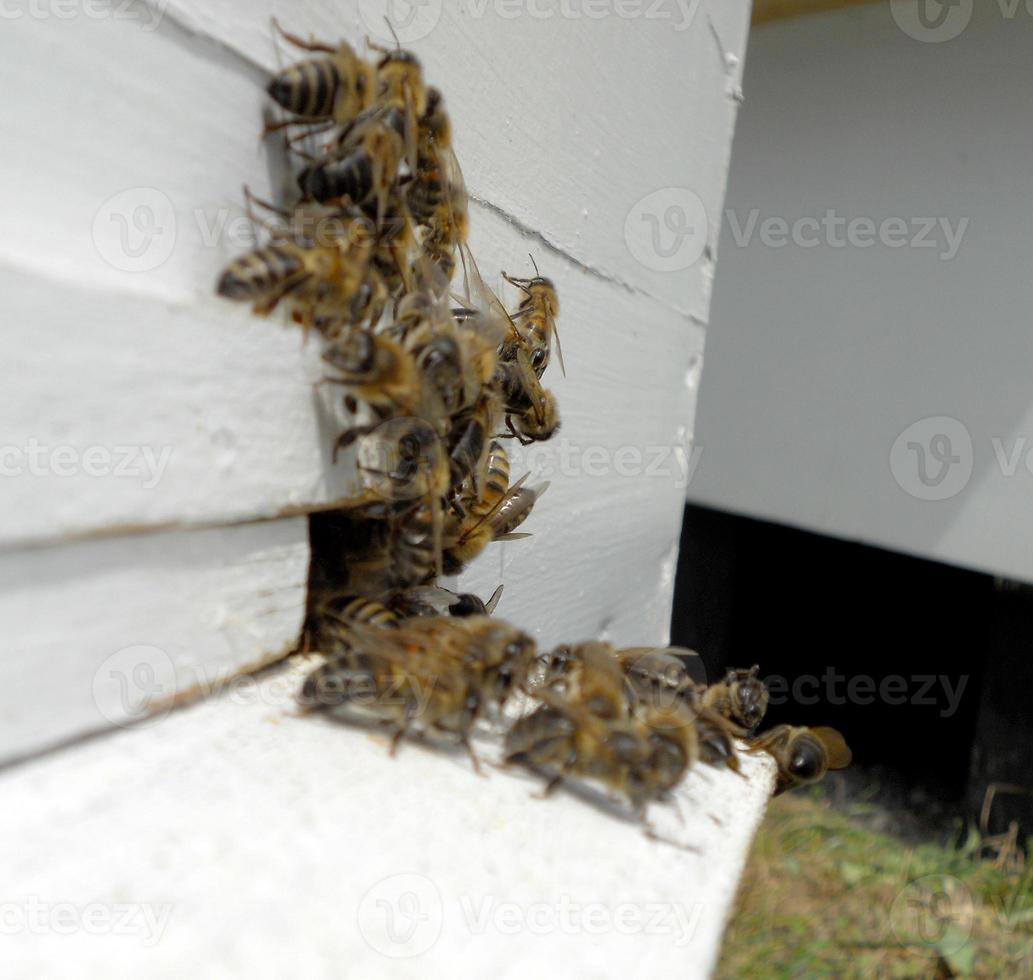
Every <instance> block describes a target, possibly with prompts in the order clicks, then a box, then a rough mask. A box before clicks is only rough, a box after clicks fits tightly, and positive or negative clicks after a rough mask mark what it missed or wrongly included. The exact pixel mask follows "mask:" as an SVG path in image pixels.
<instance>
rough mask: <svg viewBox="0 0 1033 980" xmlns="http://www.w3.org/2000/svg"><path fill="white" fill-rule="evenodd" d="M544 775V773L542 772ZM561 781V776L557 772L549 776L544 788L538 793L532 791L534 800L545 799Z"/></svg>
mask: <svg viewBox="0 0 1033 980" xmlns="http://www.w3.org/2000/svg"><path fill="white" fill-rule="evenodd" d="M542 775H543V776H544V775H545V773H542ZM562 783H563V776H562V774H560V773H557V774H556V775H554V776H551V777H549V781H548V782H547V783H546V784H545V789H543V790H542V791H541V792H540V793H534V794H533V796H534V798H535V799H536V800H547V799H548V798H549V797H550V796H552V794H553V793H555V792H556V790H557V789H559V787H560V786H561V785H562Z"/></svg>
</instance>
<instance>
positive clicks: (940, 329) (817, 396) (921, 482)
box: [689, 2, 1033, 582]
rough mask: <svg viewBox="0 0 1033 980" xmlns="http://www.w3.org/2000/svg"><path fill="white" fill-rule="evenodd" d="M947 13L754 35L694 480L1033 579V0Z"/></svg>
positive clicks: (815, 24) (765, 508)
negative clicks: (807, 223) (1032, 189)
mask: <svg viewBox="0 0 1033 980" xmlns="http://www.w3.org/2000/svg"><path fill="white" fill-rule="evenodd" d="M928 6H929V9H930V11H933V12H934V13H935V9H936V5H934V4H930V5H928ZM944 14H945V17H944V20H943V24H942V27H941V28H940V29H939V30H935V31H934V30H931V29H930V30H927V31H923V30H922V29H920V28H921V22H920V21H919V20H918V8H917V4H916V3H910V4H909V3H893V4H872V5H871V6H862V7H857V8H851V9H848V10H841V11H836V12H831V13H826V14H821V15H816V16H814V17H802V18H799V19H796V20H789V21H782V22H777V23H773V24H770V25H767V24H766V25H764V26H762V27H759V28H757V29H756V30H755V31H754V33H753V36H752V38H751V41H750V65H749V69H748V71H747V74H746V88H747V90H748V91H749V93H750V98H749V100H748V102H747V104H746V106H745V107H744V110H743V113H742V116H741V119H740V125H739V128H738V130H737V133H736V145H735V153H734V155H733V160H732V169H731V176H730V182H729V190H728V199H727V203H726V208H727V209H728V211H729V212H730V213H731V214H733V215H735V218H736V221H737V224H738V227H739V228H741V229H743V231H744V232H745V230H746V228H747V226H748V224H749V223H750V221H751V215H752V217H753V226H752V227H753V230H752V234H751V235H750V236H749V240H748V241H746V240H745V239H744V240H743V243H742V244H741V245H740V244H737V242H736V238H735V235H733V234H732V226H731V218H730V217H726V218H725V219H724V220H723V223H722V234H721V276H720V279H719V281H718V285H717V289H716V291H715V297H714V310H713V316H712V327H711V330H710V334H709V336H708V339H707V365H706V367H707V369H706V373H705V376H704V381H703V384H702V387H701V395H700V406H699V424H698V425H697V428H696V440H697V448H698V449H699V451H700V456H699V466H698V468H697V470H696V472H695V475H694V478H693V481H692V483H691V484H690V487H689V497H690V499H691V500H693V501H695V502H699V503H703V504H707V505H710V506H713V507H717V508H722V509H728V510H732V511H736V512H740V513H744V514H748V515H751V516H755V517H760V518H764V519H770V520H775V521H779V522H782V523H785V524H790V525H795V526H799V527H803V528H806V529H808V530H813V531H818V532H821V533H825V534H832V535H837V536H840V537H843V538H847V539H852V540H854V539H856V540H860V541H864V542H867V543H870V544H875V545H879V546H882V547H886V548H892V549H895V550H898V551H903V552H909V553H912V554H916V555H919V556H922V557H926V558H932V559H935V560H937V561H945V562H950V563H952V564H956V565H961V566H965V567H970V568H975V569H979V570H982V571H987V572H990V573H992V574H997V575H1004V576H1008V577H1012V578H1016V579H1019V580H1023V581H1027V582H1028V581H1033V549H1031V548H1030V545H1029V542H1030V536H1031V533H1033V508H1031V506H1030V504H1031V501H1033V469H1031V467H1033V457H1031V451H1033V384H1031V378H1033V371H1031V368H1030V365H1031V364H1033V330H1031V329H1030V310H1031V308H1033V278H1031V277H1030V275H1029V262H1028V256H1029V246H1028V239H1029V230H1030V227H1031V226H1033V199H1031V197H1030V194H1029V171H1030V166H1029V164H1030V160H1031V159H1033V132H1031V129H1030V127H1029V125H1028V124H1027V122H1028V118H1029V109H1028V98H1027V95H1028V91H1029V85H1028V81H1029V72H1028V64H1029V51H1030V49H1031V46H1033V16H1030V13H1029V5H1028V4H1023V3H1018V4H1016V3H1003V2H1002V3H996V2H988V3H975V4H972V3H967V4H960V5H957V6H955V7H954V8H953V9H952V10H950V9H948V8H946V7H944ZM931 23H934V24H935V23H936V18H934V19H933V20H932V21H931ZM826 212H832V213H833V215H834V216H835V217H836V218H838V220H839V221H840V222H841V223H840V225H839V227H838V228H837V229H836V230H835V232H834V235H835V239H836V241H838V242H839V244H832V239H831V237H830V236H828V235H826V234H825V233H824V232H821V231H820V230H819V231H818V232H817V234H816V233H815V230H814V229H813V228H811V227H805V228H803V233H804V238H805V239H806V240H807V242H814V243H815V244H805V245H804V246H801V245H800V244H794V242H793V239H792V236H791V234H787V233H786V232H785V230H782V229H784V228H790V229H791V228H792V226H793V225H794V224H797V223H798V222H800V221H802V220H808V219H810V220H814V219H817V220H818V221H821V220H822V219H823V218H824V216H825V214H826ZM847 220H850V221H864V220H867V221H868V222H870V223H871V226H872V227H873V228H874V229H876V233H875V234H872V233H866V232H865V231H864V226H863V225H858V226H855V227H856V229H857V230H858V231H860V232H861V233H860V234H858V235H855V236H853V237H852V238H851V239H848V235H847V229H846V226H845V225H846V221H847ZM772 221H775V222H779V221H781V222H783V223H784V225H783V226H779V225H778V224H775V225H771V224H769V225H768V229H769V231H765V223H768V222H772ZM887 221H889V222H892V223H891V224H889V225H886V224H885V222H887ZM930 225H931V227H930ZM880 227H881V228H883V229H884V230H888V231H889V232H890V234H889V237H888V238H886V237H885V235H883V236H880V235H879V233H878V231H877V229H879V228H880ZM923 228H924V229H925V231H924V232H923V231H922V230H921V229H923ZM948 230H949V234H948ZM771 231H773V232H774V234H771ZM851 241H852V242H853V244H851V243H850V242H851Z"/></svg>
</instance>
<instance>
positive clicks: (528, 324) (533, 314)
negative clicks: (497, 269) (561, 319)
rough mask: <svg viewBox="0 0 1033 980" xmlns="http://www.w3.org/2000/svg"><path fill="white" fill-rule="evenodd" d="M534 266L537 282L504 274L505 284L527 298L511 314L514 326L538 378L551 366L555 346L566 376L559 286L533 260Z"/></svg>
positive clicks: (561, 367)
mask: <svg viewBox="0 0 1033 980" xmlns="http://www.w3.org/2000/svg"><path fill="white" fill-rule="evenodd" d="M530 258H531V264H532V265H533V266H534V278H531V279H517V278H515V277H514V276H508V275H506V273H505V272H503V273H502V276H503V278H504V279H505V280H506V282H508V283H511V284H512V285H514V286H516V287H517V289H519V290H520V291H521V292H522V293H523V294H524V298H523V300H522V301H521V303H520V306H519V307H518V308H517V310H516V311H515V312H514V313H513V314H512V317H513V322H514V323H515V324H516V327H517V331H518V332H519V334H520V338H521V340H522V341H523V342H524V343H525V344H526V345H527V347H528V348H529V350H530V352H531V355H532V359H531V363H532V367H533V368H534V371H535V374H536V375H537V376H538V377H539V378H540V377H541V376H542V374H543V373H544V371H545V369H546V368H547V367H548V365H549V357H550V354H551V352H552V344H553V341H554V340H555V342H556V355H557V356H558V357H559V361H560V369H561V370H562V371H563V373H564V375H565V374H566V373H567V371H566V368H565V367H564V365H563V351H562V349H561V348H560V337H559V333H558V332H557V330H556V317H557V316H559V312H560V301H559V296H558V295H557V294H556V286H555V285H554V284H553V282H552V280H551V279H546V278H545V276H543V275H541V273H539V271H538V264H537V263H536V262H535V261H534V257H533V256H531V257H530Z"/></svg>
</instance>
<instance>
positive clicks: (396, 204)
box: [217, 32, 561, 611]
mask: <svg viewBox="0 0 1033 980" xmlns="http://www.w3.org/2000/svg"><path fill="white" fill-rule="evenodd" d="M281 33H283V34H284V37H285V38H286V39H287V41H288V42H289V43H290V44H292V45H294V46H296V47H298V48H301V49H304V50H305V51H307V52H310V53H313V54H315V55H316V57H312V58H308V59H306V60H302V61H300V62H298V63H296V64H293V65H291V66H289V67H288V68H286V69H285V70H284V71H282V72H281V73H280V74H278V75H277V76H276V77H275V78H274V79H273V80H272V82H271V83H270V85H269V87H268V92H269V95H270V96H271V98H272V99H273V100H274V102H276V103H277V104H278V105H279V106H280V107H281V108H282V109H283V110H285V111H286V113H287V116H288V117H287V118H286V119H284V120H283V121H281V122H278V123H275V124H273V125H272V126H271V127H268V128H271V129H278V128H279V129H286V130H288V132H289V134H290V135H288V137H287V145H288V147H289V148H290V151H291V152H292V153H293V154H294V155H295V156H297V157H298V158H299V160H300V161H301V163H302V164H303V166H302V168H301V169H300V173H299V175H298V181H297V182H298V192H299V199H298V201H297V203H296V204H295V206H294V208H293V210H291V211H282V210H279V209H277V208H275V207H274V206H273V205H270V204H268V203H266V202H262V201H259V200H258V199H257V198H255V197H253V196H252V195H251V194H250V193H248V194H247V205H248V212H249V214H250V215H251V217H252V219H253V220H254V221H255V222H256V223H257V224H258V225H260V226H261V227H264V228H266V229H267V230H268V232H269V235H270V240H269V242H268V243H267V244H265V245H263V246H261V247H259V248H256V249H254V250H252V251H251V252H249V253H247V254H246V255H244V256H242V257H240V258H238V259H237V260H236V261H234V262H233V263H231V264H230V266H229V267H228V268H227V269H226V270H225V271H224V273H223V274H222V277H221V278H220V280H219V283H218V287H217V291H218V293H219V294H220V295H221V296H224V297H227V298H229V299H234V300H243V301H247V302H250V303H252V304H253V309H254V312H255V313H257V314H260V315H268V314H270V313H271V312H272V311H273V310H275V309H276V308H277V307H279V306H281V304H282V305H283V306H284V307H285V308H286V309H287V310H288V311H289V313H290V316H291V318H292V319H293V320H294V321H295V322H296V323H298V324H300V325H301V326H302V327H303V328H304V329H305V331H306V332H308V331H312V330H314V331H316V332H317V333H318V334H320V335H321V336H322V338H323V343H324V349H323V360H324V362H325V363H326V365H327V369H328V372H329V373H328V375H327V377H325V378H324V379H323V383H326V384H332V385H337V386H341V387H342V388H343V389H344V390H345V395H344V398H343V407H344V408H345V410H346V412H347V416H348V419H349V424H348V425H347V426H346V427H345V428H344V430H343V431H342V432H341V433H340V435H339V436H338V437H337V439H336V442H335V444H334V458H335V459H336V456H337V453H338V451H339V450H340V449H342V448H344V447H347V446H352V445H354V446H355V448H356V455H357V459H358V469H359V472H360V474H361V476H362V480H363V487H364V489H363V492H362V494H361V495H359V496H358V497H356V498H353V499H352V500H351V501H350V503H349V509H350V510H351V512H352V514H353V515H357V516H358V517H359V518H361V520H362V521H363V522H365V523H366V524H368V526H367V527H366V528H365V529H364V533H361V534H358V535H356V536H355V540H356V541H357V542H358V544H357V546H356V548H355V549H354V550H353V553H352V554H351V555H350V560H349V561H348V562H347V567H348V569H349V574H348V576H347V581H346V582H338V583H337V587H338V590H340V589H341V588H348V589H350V590H351V591H352V593H353V594H355V595H362V596H369V597H383V596H385V595H386V594H388V593H390V594H392V595H393V596H394V597H395V598H394V600H393V601H392V602H391V605H392V607H393V608H395V609H396V611H403V610H404V609H405V608H407V606H409V605H411V604H412V603H411V596H407V595H406V593H407V590H409V589H412V588H419V587H424V586H427V585H429V584H430V583H432V582H433V581H434V580H435V579H436V578H437V577H438V576H439V575H442V574H446V575H452V574H456V573H457V572H459V571H461V570H462V569H463V568H464V567H465V566H466V564H467V563H468V562H470V561H471V560H472V559H473V558H474V557H476V556H477V555H478V554H479V553H480V552H481V551H483V550H484V548H485V547H487V545H488V544H489V543H491V542H492V541H498V540H507V539H510V538H512V537H513V536H514V534H515V531H516V528H517V527H518V526H519V525H520V524H521V523H522V522H523V521H524V520H525V519H526V518H527V516H528V515H529V514H530V512H531V509H532V508H533V506H534V503H535V501H536V500H537V499H538V497H539V496H540V495H541V493H542V491H543V490H544V487H537V488H532V487H525V486H524V485H523V481H522V480H521V481H517V482H516V483H514V484H513V485H511V484H510V474H509V460H508V456H507V453H506V450H505V446H504V442H505V439H512V438H515V439H517V440H518V441H519V442H521V443H522V444H526V443H530V442H535V441H541V440H545V439H548V438H550V437H551V436H552V435H553V434H554V433H555V432H556V431H557V429H558V428H559V414H558V411H557V407H556V399H555V397H554V396H553V394H552V392H550V391H549V390H548V389H546V388H544V387H543V386H542V383H541V378H542V375H543V373H544V372H545V370H546V368H547V367H548V365H549V362H550V360H551V356H552V351H553V348H554V347H555V349H556V352H557V356H561V355H560V354H559V340H558V337H557V334H556V316H557V314H558V312H559V301H558V298H557V294H556V289H555V287H554V286H553V284H552V282H551V281H550V280H548V279H546V278H545V277H543V276H540V275H538V273H537V268H536V269H535V275H534V276H533V277H530V278H518V277H514V276H506V274H505V273H503V276H505V278H506V280H507V281H508V282H509V283H511V284H512V285H513V286H515V287H516V288H517V289H518V290H519V291H520V294H521V301H520V303H519V305H518V306H517V308H516V309H515V310H513V311H512V312H511V313H510V312H507V310H506V309H505V307H504V306H503V305H502V303H501V301H500V300H499V299H498V297H497V296H496V295H495V294H494V293H493V292H492V291H491V290H490V289H489V288H488V287H487V286H486V285H485V283H484V281H483V280H482V279H481V276H480V273H479V271H478V269H477V266H476V263H475V262H474V259H473V255H472V254H471V252H470V249H469V247H468V245H467V236H468V228H469V219H468V200H467V194H466V190H465V186H464V183H463V179H462V173H461V171H460V169H459V165H458V162H457V161H456V157H455V153H454V151H453V149H452V136H451V134H452V127H451V124H450V122H449V117H448V113H447V112H446V110H445V106H444V100H443V98H442V96H441V93H440V92H439V91H438V90H437V89H435V88H433V87H432V86H428V85H427V84H425V82H424V78H423V69H422V66H421V64H420V62H419V61H418V60H417V59H416V58H415V57H414V56H413V55H412V54H411V53H410V52H408V51H404V50H402V49H401V48H395V49H391V50H384V49H380V48H375V47H373V46H371V48H373V50H374V51H376V52H377V53H378V57H377V58H376V60H373V61H371V60H367V59H364V58H362V57H360V56H359V55H358V54H357V53H356V52H355V51H354V50H353V49H352V48H351V46H350V45H348V44H347V43H345V42H342V43H341V44H339V45H337V46H332V45H327V44H322V43H319V42H315V41H305V40H303V39H302V38H299V37H296V36H294V35H291V34H287V33H285V32H281ZM302 146H304V147H306V148H305V149H303V148H302ZM256 204H257V205H259V206H261V207H262V208H264V209H265V210H266V211H267V212H269V214H270V215H271V218H270V219H261V218H259V216H258V215H257V214H256V213H255V209H254V206H255V205H256ZM459 263H461V264H462V269H463V275H462V279H463V288H462V294H461V295H460V294H458V293H456V292H453V289H452V279H453V278H454V274H455V273H456V272H457V266H458V264H459Z"/></svg>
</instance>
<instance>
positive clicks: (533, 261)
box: [527, 252, 542, 279]
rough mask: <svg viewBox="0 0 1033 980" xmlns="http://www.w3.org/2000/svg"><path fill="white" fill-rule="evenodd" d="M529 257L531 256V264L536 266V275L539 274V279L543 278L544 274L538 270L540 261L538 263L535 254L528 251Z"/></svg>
mask: <svg viewBox="0 0 1033 980" xmlns="http://www.w3.org/2000/svg"><path fill="white" fill-rule="evenodd" d="M527 257H528V258H529V259H530V260H531V265H533V266H534V274H535V275H536V276H537V277H538V278H539V279H541V277H542V274H541V273H540V272H539V271H538V263H537V262H535V260H534V256H533V255H532V254H531V253H530V252H528V253H527Z"/></svg>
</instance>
